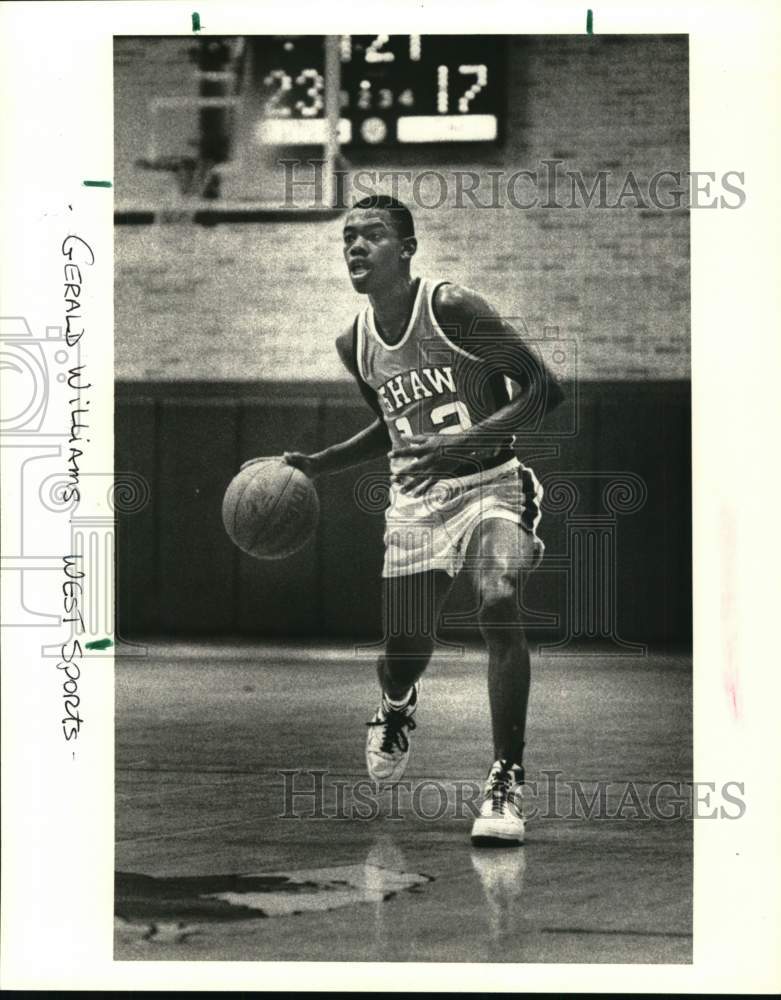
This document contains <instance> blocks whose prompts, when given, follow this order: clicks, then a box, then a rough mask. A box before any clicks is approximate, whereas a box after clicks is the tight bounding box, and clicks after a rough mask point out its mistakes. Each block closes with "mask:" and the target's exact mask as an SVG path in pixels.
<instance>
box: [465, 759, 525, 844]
mask: <svg viewBox="0 0 781 1000" xmlns="http://www.w3.org/2000/svg"><path fill="white" fill-rule="evenodd" d="M523 781H524V775H523V768H522V767H521V766H520V765H518V764H512V765H511V764H510V763H509V761H506V760H497V761H496V763H495V764H494V766H493V767H492V768H491V770H490V771H489V773H488V780H487V781H486V783H485V789H484V791H483V802H482V805H481V806H480V815H479V816H478V817H477V818H476V819H475V821H474V823H473V824H472V843H473V844H474V845H475V846H476V847H501V846H507V847H509V846H510V845H512V844H522V843H523V840H524V835H525V832H526V827H525V823H524V818H523V802H522V800H521V787H522V785H523Z"/></svg>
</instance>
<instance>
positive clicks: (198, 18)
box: [192, 10, 201, 31]
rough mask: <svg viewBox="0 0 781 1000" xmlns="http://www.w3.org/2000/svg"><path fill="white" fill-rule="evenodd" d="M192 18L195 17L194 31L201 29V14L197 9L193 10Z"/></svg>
mask: <svg viewBox="0 0 781 1000" xmlns="http://www.w3.org/2000/svg"><path fill="white" fill-rule="evenodd" d="M192 18H193V31H200V30H201V15H200V14H199V13H198V11H197V10H194V11H193V14H192Z"/></svg>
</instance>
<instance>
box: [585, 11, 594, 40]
mask: <svg viewBox="0 0 781 1000" xmlns="http://www.w3.org/2000/svg"><path fill="white" fill-rule="evenodd" d="M586 34H587V35H593V34H594V11H593V10H589V12H588V13H587V14H586Z"/></svg>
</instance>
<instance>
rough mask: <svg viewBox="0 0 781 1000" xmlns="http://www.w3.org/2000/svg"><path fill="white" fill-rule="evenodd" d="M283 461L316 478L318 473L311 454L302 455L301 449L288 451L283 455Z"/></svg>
mask: <svg viewBox="0 0 781 1000" xmlns="http://www.w3.org/2000/svg"><path fill="white" fill-rule="evenodd" d="M282 461H283V462H287V464H288V465H292V466H293V468H294V469H300V471H301V472H303V473H304V475H305V476H309V478H310V479H314V478H315V476H316V475H317V466H316V465H315V461H314V459H313V458H311V457H310V456H309V455H302V454H301V452H300V451H286V452H284V454H283V455H282Z"/></svg>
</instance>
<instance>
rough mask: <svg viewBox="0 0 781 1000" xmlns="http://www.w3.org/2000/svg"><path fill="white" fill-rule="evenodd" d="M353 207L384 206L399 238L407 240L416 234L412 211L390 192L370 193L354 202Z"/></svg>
mask: <svg viewBox="0 0 781 1000" xmlns="http://www.w3.org/2000/svg"><path fill="white" fill-rule="evenodd" d="M352 207H353V208H384V209H385V211H386V212H387V213H388V214H389V215H390V217H391V222H392V223H393V228H394V229H395V230H396V234H397V235H398V237H399V239H402V240H405V239H407V237H409V236H414V235H415V223H414V222H413V220H412V212H410V210H409V209H408V208H407V206H406V205H404V204H402V203H401V202H400V201H399V200H398V198H393V197H391V195H389V194H370V195H369V196H368V197H367V198H361V200H360V201H356V202H354V203H353V206H352Z"/></svg>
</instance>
